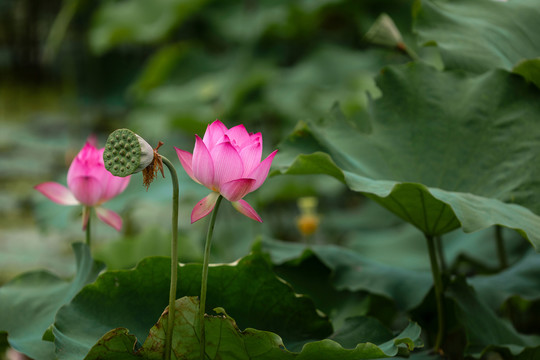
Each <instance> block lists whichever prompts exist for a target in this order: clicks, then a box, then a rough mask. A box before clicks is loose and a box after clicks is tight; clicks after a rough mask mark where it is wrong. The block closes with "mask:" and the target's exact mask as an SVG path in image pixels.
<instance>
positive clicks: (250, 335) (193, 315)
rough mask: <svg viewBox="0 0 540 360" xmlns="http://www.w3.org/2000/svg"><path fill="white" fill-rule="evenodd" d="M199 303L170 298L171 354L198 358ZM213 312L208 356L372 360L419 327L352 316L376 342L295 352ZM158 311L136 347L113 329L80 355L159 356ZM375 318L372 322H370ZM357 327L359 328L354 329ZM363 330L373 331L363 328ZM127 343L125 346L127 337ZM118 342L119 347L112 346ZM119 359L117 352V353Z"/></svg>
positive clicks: (401, 346)
mask: <svg viewBox="0 0 540 360" xmlns="http://www.w3.org/2000/svg"><path fill="white" fill-rule="evenodd" d="M198 308H199V302H198V300H197V298H196V297H182V298H180V299H178V300H176V314H177V316H175V326H174V333H173V342H172V347H173V356H172V359H199V358H200V357H199V337H200V336H199V334H197V331H198V327H197V326H196V323H197V318H198ZM215 310H216V312H217V313H218V314H217V315H209V316H207V317H206V318H205V333H206V356H207V358H208V359H221V360H228V359H231V360H233V359H235V360H236V359H246V360H266V359H268V360H286V359H311V360H318V359H321V360H322V359H324V360H333V359H336V360H337V359H340V360H341V359H378V358H387V357H391V356H395V355H397V354H398V352H399V351H403V352H404V353H408V352H409V351H410V350H413V349H414V348H415V347H418V346H421V341H420V340H419V338H420V332H421V331H420V327H419V326H418V325H417V324H416V323H410V324H409V326H407V328H406V329H405V330H403V331H402V332H401V333H400V334H399V335H397V336H395V337H392V336H391V335H388V334H384V335H383V336H382V337H381V336H380V334H381V333H384V331H381V330H380V326H381V325H380V324H378V323H376V320H373V319H371V320H370V319H367V318H362V319H356V320H355V321H354V324H355V325H356V326H355V329H354V330H353V332H354V333H358V332H364V334H363V335H364V336H365V337H367V338H371V339H374V340H376V339H386V338H389V339H388V340H381V341H382V342H381V343H380V344H379V345H375V344H373V343H370V342H365V343H360V344H358V343H355V345H354V346H353V347H352V348H344V347H342V346H341V345H340V344H339V343H337V342H335V341H333V340H330V339H325V340H321V341H315V342H310V343H307V344H306V345H304V347H303V348H302V350H301V351H300V352H298V353H295V352H290V351H288V350H287V349H286V348H285V346H284V344H283V341H282V339H281V338H280V337H279V336H278V335H276V334H274V333H271V332H268V331H261V330H255V329H252V328H248V329H245V330H244V331H241V330H240V329H239V328H238V326H237V325H236V322H235V320H234V319H233V318H231V317H230V316H229V315H227V313H226V312H225V310H224V309H223V308H216V309H215ZM166 314H168V313H166ZM166 314H165V315H163V316H162V317H161V318H160V320H159V321H158V322H157V324H156V325H155V326H154V327H152V329H151V330H150V335H149V336H148V338H147V339H146V341H145V342H144V344H143V345H142V347H141V348H140V349H138V350H133V345H134V341H133V339H132V338H129V337H128V336H129V335H127V330H125V329H114V330H112V331H110V332H109V333H107V334H106V335H105V336H103V338H102V339H100V341H99V342H98V343H97V344H96V345H95V346H94V347H93V348H92V349H91V350H90V353H89V354H88V356H87V357H86V358H85V360H92V359H98V358H99V359H109V358H111V359H112V358H114V357H110V356H113V355H114V356H118V355H119V351H122V354H123V357H121V358H122V359H139V358H142V359H161V358H162V354H163V349H164V347H165V346H164V343H165V329H166V328H167V321H168V317H167V315H166ZM374 321H375V323H374ZM359 329H360V330H359ZM369 329H371V330H372V332H373V331H374V332H375V335H374V334H373V333H369ZM130 339H131V341H133V342H132V343H131V345H132V346H131V348H130V347H129V340H130ZM118 345H119V346H118ZM118 358H120V357H118Z"/></svg>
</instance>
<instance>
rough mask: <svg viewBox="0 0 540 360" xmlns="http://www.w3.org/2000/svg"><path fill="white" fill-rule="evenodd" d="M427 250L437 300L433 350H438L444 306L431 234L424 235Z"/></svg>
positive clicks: (441, 333)
mask: <svg viewBox="0 0 540 360" xmlns="http://www.w3.org/2000/svg"><path fill="white" fill-rule="evenodd" d="M426 240H427V244H428V250H429V260H430V262H431V273H432V275H433V284H434V287H435V301H436V302H437V320H438V330H437V337H436V339H435V346H434V350H435V351H436V352H438V351H439V349H440V347H441V343H442V339H443V336H444V323H445V321H444V308H443V284H442V277H441V271H440V269H439V263H438V262H437V253H436V250H435V241H434V239H433V236H431V235H426Z"/></svg>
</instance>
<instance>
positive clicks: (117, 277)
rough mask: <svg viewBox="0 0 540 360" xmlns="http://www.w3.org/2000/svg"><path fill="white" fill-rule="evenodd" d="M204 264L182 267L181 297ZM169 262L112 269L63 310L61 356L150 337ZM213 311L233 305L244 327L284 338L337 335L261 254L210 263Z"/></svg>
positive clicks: (58, 326)
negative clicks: (124, 333)
mask: <svg viewBox="0 0 540 360" xmlns="http://www.w3.org/2000/svg"><path fill="white" fill-rule="evenodd" d="M201 268H202V266H201V265H200V264H188V265H183V266H181V267H179V273H178V290H177V297H181V296H185V295H188V296H197V295H199V292H200V286H201ZM169 283H170V260H169V259H167V258H161V257H151V258H146V259H144V260H143V261H141V262H140V263H139V265H138V266H137V267H136V268H135V269H133V270H121V271H108V272H105V273H103V274H101V275H100V277H99V278H98V279H97V280H96V281H95V282H94V283H93V284H90V285H88V286H87V287H85V288H84V289H83V290H82V291H81V292H79V294H77V296H76V297H75V298H74V299H73V301H72V302H71V303H69V304H67V305H66V306H64V307H62V308H61V309H60V310H59V311H58V313H57V315H56V321H55V324H54V328H53V333H54V335H55V343H56V346H57V354H58V357H59V358H61V359H80V358H82V357H84V355H86V354H87V353H88V351H89V350H90V348H91V347H92V346H93V345H94V344H95V343H96V342H97V341H98V339H99V338H101V337H102V336H103V335H104V334H105V333H106V332H108V331H109V330H111V329H114V328H118V327H123V328H127V329H129V331H130V333H132V334H134V335H135V336H136V337H137V339H139V340H140V341H143V339H145V338H146V337H147V336H148V331H149V330H150V328H151V327H152V326H153V325H154V324H155V322H156V321H157V319H158V318H159V316H160V315H161V313H162V312H163V310H164V309H165V307H166V306H167V305H168V296H169V295H168V294H169ZM207 299H208V300H207V304H206V310H207V313H210V314H211V313H212V309H213V308H215V307H220V306H222V307H224V308H227V309H228V310H227V311H228V312H229V313H230V314H231V315H233V314H234V316H235V319H236V321H237V323H238V326H240V327H242V328H245V327H253V328H257V329H264V330H268V331H273V332H276V333H278V334H280V335H281V336H282V337H283V338H284V339H285V341H301V340H307V339H321V338H325V337H326V336H328V335H329V334H331V332H332V326H331V324H330V322H329V321H328V319H327V318H326V317H325V316H324V315H322V314H320V313H319V312H318V311H317V310H316V308H315V306H314V304H313V302H312V301H311V300H310V299H309V298H307V297H304V296H299V295H297V294H295V293H294V291H293V290H292V288H291V287H290V285H288V284H286V283H285V282H284V281H282V280H280V279H278V278H277V277H276V276H275V275H274V273H273V272H272V269H271V267H270V265H269V264H268V263H267V261H266V260H265V259H264V258H263V257H262V256H261V255H250V256H247V257H245V258H242V259H241V260H240V261H238V262H237V263H233V264H227V265H218V266H211V267H210V269H209V273H208V292H207Z"/></svg>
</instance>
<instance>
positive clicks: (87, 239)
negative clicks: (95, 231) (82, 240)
mask: <svg viewBox="0 0 540 360" xmlns="http://www.w3.org/2000/svg"><path fill="white" fill-rule="evenodd" d="M85 211H88V215H87V216H88V221H87V222H86V245H88V248H90V244H91V243H92V242H91V239H92V237H91V235H92V231H91V230H90V228H91V227H92V219H91V218H92V212H91V211H90V209H89V208H87V207H85V208H84V209H83V212H85ZM84 216H85V215H84V214H83V217H84Z"/></svg>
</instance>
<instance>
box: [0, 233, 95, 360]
mask: <svg viewBox="0 0 540 360" xmlns="http://www.w3.org/2000/svg"><path fill="white" fill-rule="evenodd" d="M73 251H74V253H75V260H76V269H77V272H76V274H75V277H74V278H73V279H72V280H65V279H61V278H59V277H58V276H56V275H54V274H51V273H50V272H47V271H32V272H28V273H25V274H22V275H20V276H18V277H16V278H14V279H13V280H11V281H10V282H8V283H7V284H5V285H3V286H2V287H0V308H1V309H2V311H0V331H6V332H7V333H8V340H9V344H10V345H11V346H12V347H13V348H14V349H16V350H18V351H19V352H22V353H24V354H26V355H28V356H30V357H32V358H35V359H55V358H56V356H55V353H54V344H53V343H52V342H50V341H44V340H42V337H43V334H44V333H45V332H46V331H47V329H48V328H49V327H50V326H51V325H52V323H53V322H54V316H55V314H56V312H57V311H58V309H60V307H61V306H62V305H64V304H67V303H68V302H69V301H71V299H72V298H73V297H74V296H75V294H77V292H78V291H79V290H80V289H81V288H82V287H83V286H85V285H86V284H88V283H91V282H93V281H94V280H95V279H96V278H97V276H98V274H99V272H100V271H101V270H103V268H104V265H103V263H101V262H96V261H94V260H92V257H91V255H90V249H89V248H88V246H86V245H85V244H82V243H74V244H73Z"/></svg>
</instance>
